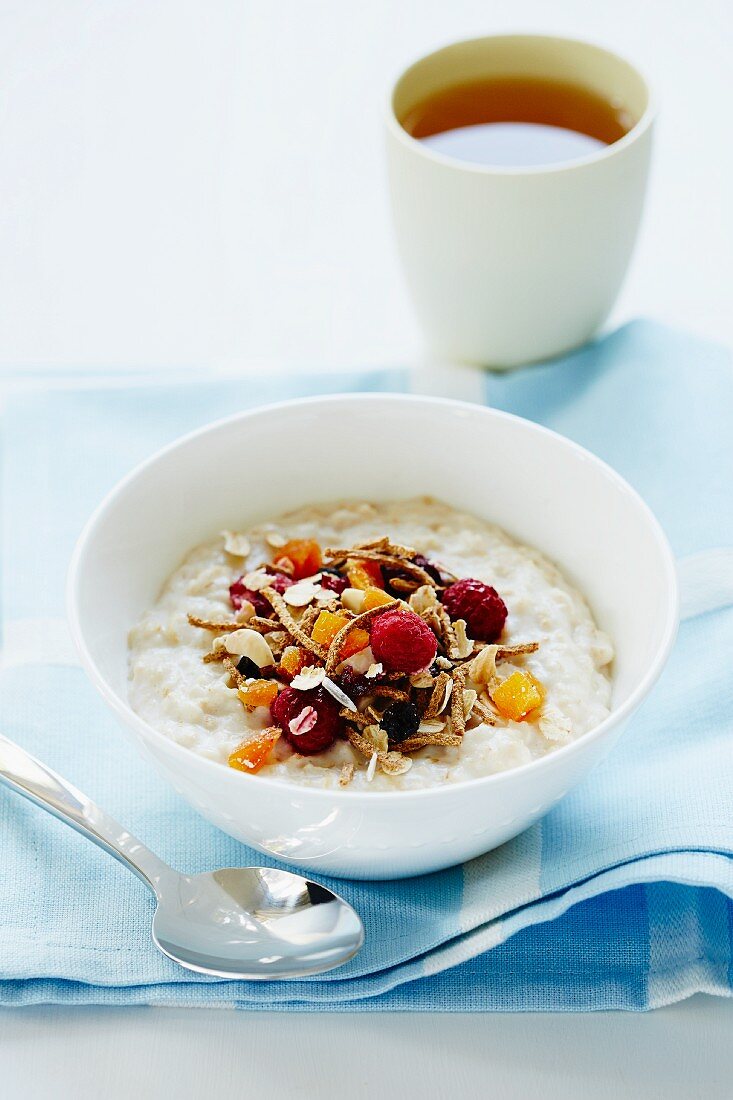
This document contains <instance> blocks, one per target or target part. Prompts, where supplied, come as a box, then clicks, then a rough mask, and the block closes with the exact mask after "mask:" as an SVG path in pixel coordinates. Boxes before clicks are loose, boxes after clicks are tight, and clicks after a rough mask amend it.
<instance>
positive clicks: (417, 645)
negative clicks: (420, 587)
mask: <svg viewBox="0 0 733 1100" xmlns="http://www.w3.org/2000/svg"><path fill="white" fill-rule="evenodd" d="M371 646H372V653H373V654H374V660H375V661H379V663H380V664H382V665H384V667H385V668H386V669H387V671H388V672H420V670H421V669H423V668H427V667H428V665H431V664H432V663H433V661H434V660H435V654H436V653H437V652H438V642H437V639H436V637H435V635H434V634H433V632H432V630H431V629H430V627H429V626H428V625H427V623H424V622H423V620H422V619H421V618H420V617H419V616H418V615H416V614H415V613H414V611H407V610H405V609H404V608H401V607H398V608H395V609H394V610H389V611H385V612H384V613H383V614H382V615H380V616H379V617H378V618H376V619H375V620H374V622H373V624H372V631H371Z"/></svg>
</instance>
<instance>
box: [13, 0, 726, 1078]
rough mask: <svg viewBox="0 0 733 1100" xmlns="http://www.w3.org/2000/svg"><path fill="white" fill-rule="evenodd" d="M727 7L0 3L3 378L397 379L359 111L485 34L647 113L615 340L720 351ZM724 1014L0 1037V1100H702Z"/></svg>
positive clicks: (266, 1024) (387, 277)
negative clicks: (441, 54) (643, 103)
mask: <svg viewBox="0 0 733 1100" xmlns="http://www.w3.org/2000/svg"><path fill="white" fill-rule="evenodd" d="M732 28H733V17H732V16H731V8H730V5H729V4H728V3H727V0H697V2H696V3H695V4H688V3H685V2H684V0H646V2H640V0H614V2H613V3H600V2H599V0H595V2H588V0H555V2H554V3H553V4H552V5H550V4H548V3H546V2H545V3H543V2H542V0H512V3H511V4H506V5H499V4H486V3H479V2H478V0H450V2H449V3H448V2H446V0H391V2H390V0H362V2H359V3H357V2H356V0H327V2H314V0H311V2H309V3H303V2H302V0H280V2H279V3H277V4H268V3H262V2H258V0H216V2H215V3H211V2H208V3H207V2H205V0H198V2H185V0H137V2H134V0H128V2H126V3H115V4H112V3H107V2H105V0H89V2H86V3H84V2H80V0H65V3H63V4H59V3H55V2H50V0H48V2H46V0H29V2H26V3H24V2H23V0H0V196H1V201H0V257H2V260H0V367H4V366H7V367H17V366H21V367H28V368H32V367H51V368H58V369H60V370H63V369H65V368H75V367H80V366H81V367H95V368H100V369H114V368H120V367H127V366H134V367H138V368H139V367H147V366H150V367H155V368H160V367H168V366H170V367H175V366H181V365H186V366H188V365H203V366H216V367H222V366H224V367H227V368H228V369H241V370H243V371H244V370H253V369H257V370H262V369H267V365H268V363H273V364H275V363H282V362H283V361H288V362H291V363H293V362H299V363H303V364H305V365H310V366H313V365H325V366H327V367H330V366H332V367H338V366H342V367H350V366H358V365H364V364H367V363H385V362H389V363H395V362H405V361H408V362H409V361H412V362H414V361H415V360H416V359H419V358H420V356H421V355H422V344H421V341H420V336H419V333H418V331H417V329H416V326H415V324H414V322H413V319H412V317H411V315H410V312H409V305H408V302H407V298H406V295H405V291H404V288H403V286H402V283H401V281H400V274H399V270H398V267H397V263H396V258H395V255H394V250H393V245H392V239H391V232H390V226H389V220H388V207H387V199H386V189H385V180H384V164H383V158H382V139H381V119H380V111H381V108H382V102H383V98H384V96H385V94H386V89H387V87H388V85H389V82H390V78H391V77H392V76H394V75H395V74H396V73H397V72H398V70H399V69H400V67H401V66H403V65H404V64H405V63H407V62H408V61H410V60H412V59H413V58H414V57H416V56H418V55H419V54H420V53H422V52H424V51H426V50H429V49H431V48H433V47H435V46H437V45H440V44H442V43H443V42H445V41H449V40H451V39H455V38H461V37H464V36H468V35H472V34H479V33H490V32H492V31H510V30H541V31H549V32H557V33H570V34H574V35H577V36H581V37H588V38H591V39H594V40H596V41H599V42H602V43H604V44H606V45H609V46H611V47H613V48H617V49H619V50H621V51H622V52H624V53H625V54H626V55H627V56H629V57H630V58H631V59H633V60H635V61H636V62H637V63H639V64H640V65H641V66H642V67H643V68H644V69H645V70H646V71H647V73H648V74H649V76H650V78H651V80H652V81H653V83H654V85H655V86H656V89H657V93H658V97H659V100H660V102H661V106H662V116H661V122H660V127H659V135H658V144H657V151H656V162H655V171H654V174H653V178H652V186H651V191H650V201H649V206H648V211H647V215H646V219H645V223H644V227H643V231H642V235H641V239H640V243H639V248H638V252H637V256H636V259H635V262H634V265H633V268H632V271H631V274H630V277H629V279H628V280H627V283H626V286H625V288H624V291H623V293H622V296H621V298H620V301H619V303H618V306H617V308H616V311H615V313H614V317H613V318H612V322H613V323H619V322H622V321H623V320H626V319H627V318H629V317H633V316H638V315H645V316H651V317H654V318H657V319H660V320H663V321H667V322H669V323H671V324H674V325H678V326H682V327H686V328H689V329H692V330H694V331H696V332H698V333H701V334H703V335H709V336H710V337H712V338H716V339H721V340H725V341H727V342H730V341H731V338H732V337H733V332H732V331H731V330H732V328H733V320H732V317H731V308H730V306H731V266H730V265H731V256H733V248H732V247H731V245H732V243H733V241H732V237H733V234H732V232H731V214H730V208H731V204H730V194H731V193H732V192H733V155H732V154H731V145H730V140H729V137H730V103H731V101H732V100H731V96H732V94H733V86H732V82H731V70H732V68H733V67H732V66H731V64H730V52H731V29H732ZM732 1025H733V1004H732V1003H730V1002H721V1001H714V1000H712V999H710V998H704V997H698V998H694V999H692V1000H691V1001H688V1002H686V1003H684V1004H682V1005H677V1006H673V1007H671V1008H669V1009H664V1010H661V1011H658V1012H655V1013H651V1014H648V1015H643V1016H637V1015H622V1014H613V1015H611V1014H599V1015H593V1016H591V1015H587V1016H582V1015H571V1016H560V1015H557V1016H554V1015H547V1016H489V1015H484V1016H481V1015H478V1016H443V1015H429V1016H421V1015H416V1014H410V1013H404V1014H400V1015H377V1014H372V1015H355V1016H350V1015H338V1014H334V1015H306V1014H303V1015H289V1016H282V1015H267V1014H262V1015H259V1014H249V1013H241V1014H236V1013H233V1012H232V1013H230V1012H221V1011H219V1012H206V1011H198V1010H196V1011H194V1010H191V1011H182V1010H160V1009H157V1010H156V1009H126V1010H110V1009H107V1010H102V1009H67V1010H61V1009H53V1008H42V1009H26V1010H22V1011H20V1010H19V1011H15V1012H13V1011H8V1010H5V1011H2V1012H0V1095H2V1096H3V1097H8V1100H26V1098H28V1100H31V1098H35V1097H38V1098H43V1100H45V1098H46V1097H49V1096H53V1097H55V1098H58V1100H66V1098H67V1097H69V1098H71V1097H74V1098H77V1097H81V1098H85V1097H91V1096H97V1095H99V1096H104V1097H105V1098H108V1100H117V1098H126V1097H131V1096H140V1097H148V1096H153V1095H157V1094H158V1093H160V1092H169V1093H170V1094H171V1095H174V1096H176V1097H177V1098H178V1100H184V1098H187V1097H202V1096H208V1095H211V1096H214V1095H221V1094H223V1092H224V1090H226V1093H228V1094H234V1095H250V1094H251V1095H252V1096H254V1095H258V1094H261V1093H265V1090H267V1094H271V1095H273V1096H276V1097H278V1098H280V1097H282V1098H286V1097H291V1096H292V1097H315V1096H317V1097H319V1098H320V1097H324V1098H329V1097H332V1096H333V1097H337V1096H338V1097H341V1096H344V1095H349V1096H352V1097H371V1096H374V1095H377V1094H378V1093H379V1092H380V1091H381V1092H382V1093H383V1094H384V1095H386V1096H388V1097H391V1096H393V1095H394V1096H401V1097H402V1096H403V1097H405V1098H408V1100H409V1098H411V1097H413V1096H414V1097H417V1096H443V1095H449V1094H453V1093H455V1094H456V1095H464V1096H478V1095H484V1094H491V1095H493V1096H496V1097H527V1096H530V1097H531V1096H535V1095H542V1096H543V1100H552V1098H553V1097H560V1096H562V1097H564V1098H565V1100H572V1098H574V1097H587V1096H589V1095H592V1096H593V1097H594V1098H596V1097H597V1098H599V1100H600V1098H604V1097H619V1096H626V1095H629V1096H631V1095H633V1096H634V1097H637V1098H638V1097H657V1096H659V1097H665V1098H672V1097H689V1096H693V1095H694V1096H706V1097H718V1096H720V1097H723V1096H729V1095H730V1093H731V1085H730V1081H731V1077H732V1076H733V1043H731V1041H730V1035H731V1026H732Z"/></svg>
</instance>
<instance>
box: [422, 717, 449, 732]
mask: <svg viewBox="0 0 733 1100" xmlns="http://www.w3.org/2000/svg"><path fill="white" fill-rule="evenodd" d="M445 727H446V721H445V719H444V718H428V719H423V721H422V722H421V723H420V725H419V726H418V727H417V732H418V733H442V731H443V730H444V729H445Z"/></svg>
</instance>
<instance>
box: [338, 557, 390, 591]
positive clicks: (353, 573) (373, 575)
mask: <svg viewBox="0 0 733 1100" xmlns="http://www.w3.org/2000/svg"><path fill="white" fill-rule="evenodd" d="M346 576H347V577H348V578H349V584H350V585H351V587H352V588H361V589H362V590H364V589H367V588H384V577H383V576H382V568H381V566H380V564H379V562H376V561H364V560H362V559H359V560H358V561H349V562H348V563H347V566H346Z"/></svg>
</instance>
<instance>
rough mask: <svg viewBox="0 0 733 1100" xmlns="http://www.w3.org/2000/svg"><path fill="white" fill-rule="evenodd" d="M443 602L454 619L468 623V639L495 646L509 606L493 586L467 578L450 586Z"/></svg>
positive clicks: (443, 596)
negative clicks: (476, 639) (490, 643)
mask: <svg viewBox="0 0 733 1100" xmlns="http://www.w3.org/2000/svg"><path fill="white" fill-rule="evenodd" d="M441 599H442V601H443V607H444V608H445V609H446V611H447V612H448V614H449V615H450V617H451V619H464V620H465V623H466V630H467V631H468V634H469V637H471V638H478V639H479V640H480V641H482V642H496V641H497V640H498V639H499V637H500V636H501V632H502V630H503V629H504V623H505V622H506V617H507V609H506V604H505V603H504V601H503V600H502V598H501V596H500V595H499V593H498V592H497V591H496V589H495V588H492V587H491V585H490V584H484V582H483V581H478V580H475V579H474V578H473V577H467V578H465V579H464V580H461V581H456V582H455V584H451V585H449V586H448V588H446V590H445V591H444V592H443V594H442V597H441Z"/></svg>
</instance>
